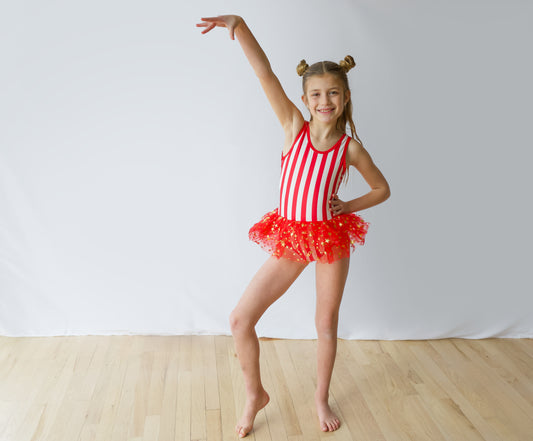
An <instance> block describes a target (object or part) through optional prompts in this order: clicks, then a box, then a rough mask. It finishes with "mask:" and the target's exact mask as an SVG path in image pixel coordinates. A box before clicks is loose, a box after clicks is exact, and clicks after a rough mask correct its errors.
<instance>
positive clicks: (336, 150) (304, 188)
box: [248, 121, 369, 263]
mask: <svg viewBox="0 0 533 441" xmlns="http://www.w3.org/2000/svg"><path fill="white" fill-rule="evenodd" d="M350 139H351V138H350V137H349V136H347V135H343V136H342V137H341V138H340V139H339V140H338V141H337V142H336V143H335V145H334V146H332V147H331V148H330V149H328V150H326V151H320V150H317V149H315V148H314V147H313V145H312V144H311V137H310V135H309V122H307V121H306V122H305V123H304V125H303V127H302V129H301V130H300V132H299V133H298V136H297V137H296V140H295V141H294V142H293V144H292V146H291V149H290V150H289V151H288V152H287V154H285V155H282V156H281V178H280V197H279V207H278V208H276V209H275V210H272V211H270V212H269V213H267V214H265V215H264V216H263V217H262V218H261V220H260V221H259V222H257V223H256V224H254V225H253V226H252V228H250V231H249V232H248V236H249V238H250V240H253V241H254V242H256V243H258V244H259V245H260V246H261V247H262V248H263V249H265V250H266V251H267V252H269V253H270V254H271V255H272V256H275V257H277V258H282V257H283V258H286V259H291V260H295V261H298V262H311V261H317V262H321V263H331V262H334V261H335V260H338V259H342V258H345V257H349V255H350V252H351V251H353V250H354V249H355V247H356V245H363V244H364V243H365V236H366V232H367V230H368V225H369V224H368V222H365V221H364V220H363V219H362V218H361V217H359V216H358V215H357V214H355V213H344V214H340V215H337V216H333V215H332V213H331V211H330V207H329V201H330V199H331V196H332V195H333V194H335V193H336V192H337V190H338V188H339V185H340V183H341V181H342V178H343V176H344V173H345V172H346V159H345V156H346V149H347V148H348V143H349V142H350Z"/></svg>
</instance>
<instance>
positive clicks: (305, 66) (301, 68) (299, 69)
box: [296, 60, 309, 77]
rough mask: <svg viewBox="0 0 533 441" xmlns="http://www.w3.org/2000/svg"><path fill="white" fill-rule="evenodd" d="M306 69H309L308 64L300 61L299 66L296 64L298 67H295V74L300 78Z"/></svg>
mask: <svg viewBox="0 0 533 441" xmlns="http://www.w3.org/2000/svg"><path fill="white" fill-rule="evenodd" d="M307 69H309V64H307V63H306V62H305V60H302V61H300V64H298V66H297V67H296V72H297V73H298V75H300V76H301V77H302V76H303V74H304V73H305V71H306V70H307Z"/></svg>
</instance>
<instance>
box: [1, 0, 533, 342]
mask: <svg viewBox="0 0 533 441" xmlns="http://www.w3.org/2000/svg"><path fill="white" fill-rule="evenodd" d="M400 3H401V4H400ZM224 9H225V10H223V11H222V10H221V9H220V5H219V2H215V1H213V0H209V1H205V2H201V4H198V3H196V4H183V3H180V2H177V3H176V2H169V1H163V0H156V1H154V2H151V3H150V5H148V4H146V3H142V2H126V1H124V0H122V1H116V0H112V1H106V2H103V1H95V2H91V3H90V4H89V3H87V4H78V3H76V4H74V3H72V2H66V1H59V2H54V3H53V4H47V5H44V4H41V3H40V2H38V1H36V0H32V1H28V2H24V3H16V2H10V3H8V4H5V3H4V4H2V6H0V29H2V38H1V39H0V51H1V53H2V69H0V92H1V99H0V118H1V126H2V129H1V130H0V334H1V335H7V336H48V335H87V334H229V332H230V331H229V324H228V315H229V313H230V311H231V309H232V308H233V306H234V305H235V304H236V302H237V300H238V299H239V297H240V295H241V293H242V291H243V290H244V288H245V287H246V285H247V283H248V282H249V280H250V279H251V277H252V276H253V274H254V273H255V271H256V270H257V269H258V268H259V266H260V265H261V264H262V263H263V262H264V261H265V260H266V258H267V257H268V256H267V254H266V253H265V252H264V251H262V250H261V249H260V248H259V247H258V246H257V245H255V244H253V243H251V242H249V241H248V238H247V232H248V229H249V228H250V226H251V225H252V224H253V223H254V222H256V221H257V220H259V219H260V217H261V216H262V215H263V214H264V213H266V212H267V211H270V210H271V209H273V208H275V207H276V204H277V198H278V185H279V172H280V154H281V147H282V142H283V133H282V129H281V127H280V126H279V123H278V121H277V119H276V117H275V115H274V113H273V111H272V110H271V108H270V106H269V104H268V101H267V99H266V98H265V96H264V94H263V92H262V90H261V88H260V85H259V82H258V80H257V79H256V77H255V75H254V73H253V70H252V69H251V68H250V66H249V65H248V62H247V60H246V58H245V56H244V54H243V53H242V50H241V49H240V47H239V45H238V42H237V41H231V40H230V39H229V37H228V34H227V31H226V30H223V29H216V30H213V31H212V32H210V33H209V34H207V35H201V34H200V30H199V29H197V28H196V27H195V24H196V23H197V22H198V21H199V19H200V17H202V16H206V15H215V14H218V13H237V14H239V15H242V16H243V17H244V18H245V20H246V21H247V23H248V24H249V26H250V28H251V29H252V31H253V32H254V34H255V36H256V37H257V39H258V41H259V42H260V44H261V45H262V47H263V48H264V50H265V52H266V53H267V55H268V57H269V59H270V61H271V64H272V67H273V69H274V71H275V73H276V74H277V75H278V77H279V78H280V81H281V83H282V84H283V86H284V88H285V90H286V92H287V94H288V96H289V98H290V99H292V100H293V101H294V102H295V103H296V105H298V106H299V108H300V109H301V110H302V111H303V112H304V115H305V116H306V117H308V114H307V112H305V111H304V110H305V109H304V107H303V104H302V103H301V99H300V95H301V78H300V77H298V76H297V75H296V72H295V68H296V65H297V64H298V62H299V61H300V60H301V59H302V58H305V59H306V60H307V61H308V62H309V63H310V64H311V63H312V62H315V61H318V60H321V59H331V60H334V61H338V60H341V59H342V58H344V56H345V55H347V54H351V55H352V56H353V57H354V59H355V61H356V63H357V66H356V68H355V69H353V70H352V71H351V72H350V73H349V80H350V83H351V88H352V95H353V101H354V117H355V123H356V126H357V131H358V134H359V136H360V137H361V139H362V141H363V144H364V145H365V147H366V148H367V149H368V150H369V152H370V154H371V155H372V157H373V159H374V161H375V162H376V164H377V165H378V167H379V168H380V169H381V170H382V171H383V173H384V175H385V176H386V177H387V180H388V181H389V183H390V185H391V190H392V196H391V198H390V199H389V200H387V201H386V202H385V203H384V204H382V205H378V206H376V207H373V208H371V209H368V210H364V211H362V212H360V213H359V214H360V215H361V216H362V217H363V218H364V219H365V220H366V221H368V222H370V224H371V225H370V230H369V233H368V235H367V240H366V244H365V245H364V246H363V247H360V248H358V249H357V250H356V251H355V253H354V254H353V255H352V260H351V264H350V265H351V266H350V274H349V277H348V281H347V284H346V289H345V293H344V298H343V303H342V307H341V317H340V323H339V336H340V337H343V338H355V339H428V338H446V337H463V338H485V337H529V338H531V337H533V312H532V311H533V300H532V298H533V297H532V296H531V292H532V289H531V288H532V287H531V269H530V267H531V257H530V256H531V249H533V248H532V245H533V243H532V242H533V240H532V234H531V224H532V221H533V215H532V214H533V213H532V211H533V210H532V208H531V203H530V202H529V200H530V195H529V193H530V191H531V188H532V178H531V174H530V171H529V167H530V164H531V159H532V156H533V155H532V154H531V149H530V144H531V141H530V135H529V131H527V130H526V128H527V127H528V124H527V123H529V119H530V116H531V111H530V106H531V104H530V103H531V100H532V99H533V96H532V95H533V93H532V88H531V85H530V79H531V78H532V77H533V72H532V71H533V68H532V67H533V62H532V61H531V59H530V58H529V57H527V56H524V54H526V53H528V52H529V50H528V47H527V46H526V44H527V42H530V41H532V37H533V35H532V34H533V31H532V29H531V26H530V25H529V17H531V13H532V12H533V6H532V5H531V4H530V3H527V2H525V1H519V0H512V1H509V2H505V3H504V2H497V1H488V2H487V1H485V2H480V1H458V0H453V1H449V2H425V1H422V0H416V1H407V2H392V1H388V0H377V1H370V0H360V1H350V0H340V1H338V2H335V3H334V4H332V3H328V4H326V3H325V2H318V1H316V0H307V1H303V0H298V1H294V2H289V3H287V2H281V1H278V0H275V1H272V2H270V3H269V6H268V8H265V7H262V6H259V4H255V3H252V2H246V1H244V0H233V1H229V2H226V3H225V4H224ZM368 190H369V189H368V186H367V185H366V183H365V182H364V180H363V179H362V178H361V177H360V176H359V175H358V174H357V172H356V170H354V169H352V170H351V172H350V182H349V184H348V185H347V186H346V187H344V186H341V192H340V197H341V198H343V197H344V198H345V199H346V198H353V197H355V196H357V195H361V194H363V193H365V192H367V191H368ZM314 307H315V292H314V266H313V265H310V266H309V267H308V268H307V269H306V270H305V272H304V273H303V274H302V276H301V277H300V278H299V279H298V280H297V281H296V283H295V284H294V285H293V287H291V288H290V290H289V292H288V293H287V294H286V295H285V296H284V297H282V298H281V299H280V300H279V301H278V302H277V303H275V304H274V305H273V306H272V307H271V309H270V310H269V311H268V312H267V313H266V314H265V316H264V317H263V318H262V319H261V321H260V322H259V324H258V328H257V330H258V334H259V335H261V336H268V337H284V338H315V337H316V333H315V329H314Z"/></svg>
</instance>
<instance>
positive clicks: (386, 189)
mask: <svg viewBox="0 0 533 441" xmlns="http://www.w3.org/2000/svg"><path fill="white" fill-rule="evenodd" d="M381 193H382V196H381V202H384V201H386V200H387V199H389V198H390V194H391V192H390V187H389V184H387V185H385V187H383V188H382V190H381Z"/></svg>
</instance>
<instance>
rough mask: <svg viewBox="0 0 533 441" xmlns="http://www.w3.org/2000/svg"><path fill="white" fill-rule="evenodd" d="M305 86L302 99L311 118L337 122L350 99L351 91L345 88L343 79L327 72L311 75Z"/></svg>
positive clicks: (325, 121)
mask: <svg viewBox="0 0 533 441" xmlns="http://www.w3.org/2000/svg"><path fill="white" fill-rule="evenodd" d="M305 86H306V91H305V93H304V95H302V100H303V102H304V104H305V106H306V107H307V108H308V109H309V112H310V113H311V119H313V118H316V119H317V120H318V121H321V122H324V123H334V122H337V119H339V117H340V116H342V114H343V112H344V106H345V105H346V103H347V102H348V100H349V99H350V91H349V90H345V89H344V86H343V84H342V81H341V80H340V79H339V78H337V77H336V76H335V75H332V74H328V73H326V74H323V75H313V76H311V77H309V78H308V79H307V81H306V84H305Z"/></svg>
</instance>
